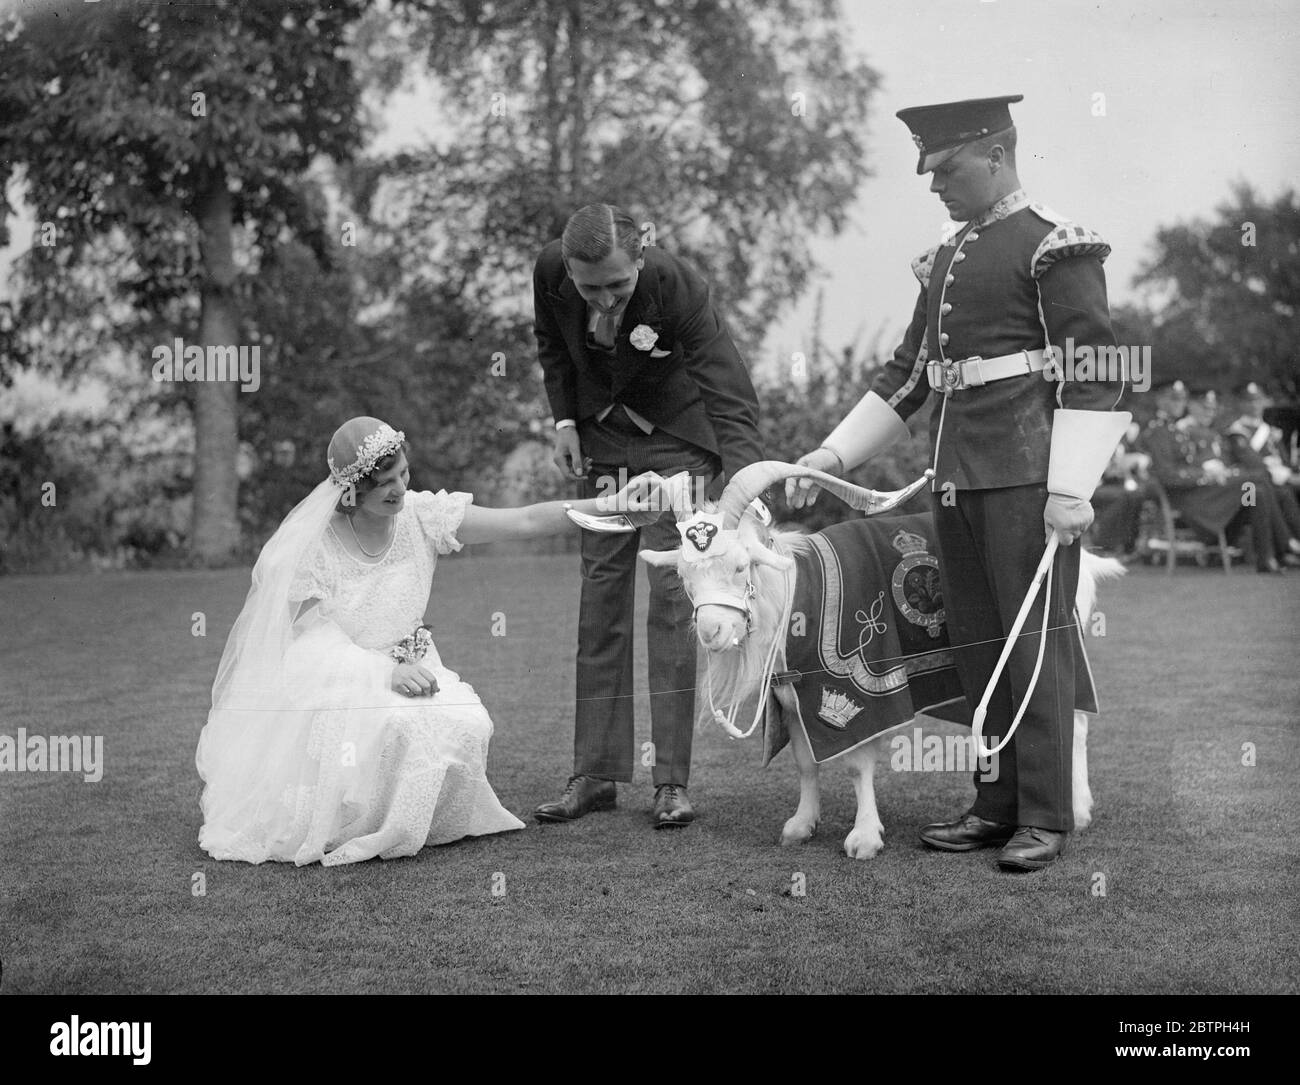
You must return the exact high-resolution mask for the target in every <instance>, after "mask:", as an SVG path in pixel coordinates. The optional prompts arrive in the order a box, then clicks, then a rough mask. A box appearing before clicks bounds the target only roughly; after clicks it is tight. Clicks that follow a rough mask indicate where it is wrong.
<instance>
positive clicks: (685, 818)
mask: <svg viewBox="0 0 1300 1085" xmlns="http://www.w3.org/2000/svg"><path fill="white" fill-rule="evenodd" d="M654 819H655V828H656V829H671V828H673V827H674V826H678V825H689V824H690V823H691V822H692V821H694V820H695V811H694V809H692V807H691V800H690V799H688V798H687V797H686V788H684V787H682V786H681V785H680V784H660V785H659V786H658V787H657V788H655V810H654Z"/></svg>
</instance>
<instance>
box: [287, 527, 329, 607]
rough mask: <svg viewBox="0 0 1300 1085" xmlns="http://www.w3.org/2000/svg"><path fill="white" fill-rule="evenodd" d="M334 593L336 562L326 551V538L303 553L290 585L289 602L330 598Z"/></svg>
mask: <svg viewBox="0 0 1300 1085" xmlns="http://www.w3.org/2000/svg"><path fill="white" fill-rule="evenodd" d="M333 594H334V564H333V562H331V561H330V557H329V554H328V553H326V549H325V540H324V539H322V540H321V541H320V542H318V543H316V545H315V546H313V547H312V548H311V549H310V550H308V551H307V553H306V554H305V555H303V559H302V561H301V562H300V563H299V565H298V568H297V570H295V572H294V574H293V583H292V584H290V586H289V602H291V603H301V602H302V601H303V600H304V599H321V600H324V599H328V598H329V597H330V596H331V595H333Z"/></svg>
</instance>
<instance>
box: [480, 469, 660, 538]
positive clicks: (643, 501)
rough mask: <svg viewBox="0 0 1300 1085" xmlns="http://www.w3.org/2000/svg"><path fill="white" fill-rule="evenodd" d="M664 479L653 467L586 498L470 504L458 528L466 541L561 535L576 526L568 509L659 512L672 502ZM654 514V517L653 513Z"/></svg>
mask: <svg viewBox="0 0 1300 1085" xmlns="http://www.w3.org/2000/svg"><path fill="white" fill-rule="evenodd" d="M662 481H663V480H662V479H661V478H660V477H659V476H658V475H656V474H655V473H654V472H653V471H648V472H646V473H645V474H644V475H637V476H636V478H634V479H632V480H631V481H630V482H629V483H628V484H627V485H626V486H624V487H623V489H621V490H619V491H618V493H615V494H610V495H609V496H607V497H593V498H588V499H586V500H584V501H543V502H541V503H540V504H537V505H523V506H520V507H519V508H513V509H488V508H481V507H480V506H478V505H470V506H468V507H467V508H466V509H465V518H464V519H463V520H462V521H461V524H460V527H459V528H458V529H457V531H456V538H457V539H459V540H460V541H461V542H462V543H469V544H472V543H482V542H501V541H503V540H506V539H531V538H534V537H536V536H538V535H559V534H561V533H562V532H565V531H570V530H574V529H575V525H574V523H573V521H572V520H570V519H569V517H568V515H567V511H568V510H569V509H574V510H575V511H577V512H583V513H586V514H587V515H589V516H608V515H610V514H611V513H641V514H647V513H651V514H653V513H658V512H659V511H660V510H661V509H667V508H668V507H669V506H668V505H667V504H666V503H665V501H666V498H661V497H660V494H659V487H660V483H661V482H662ZM652 518H653V517H652Z"/></svg>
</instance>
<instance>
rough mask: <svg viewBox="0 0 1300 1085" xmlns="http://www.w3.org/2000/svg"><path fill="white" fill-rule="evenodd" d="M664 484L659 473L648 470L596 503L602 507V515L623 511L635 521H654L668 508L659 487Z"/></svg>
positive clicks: (596, 500)
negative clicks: (615, 492) (661, 497)
mask: <svg viewBox="0 0 1300 1085" xmlns="http://www.w3.org/2000/svg"><path fill="white" fill-rule="evenodd" d="M662 485H663V478H662V477H660V476H659V474H655V472H653V470H647V472H645V473H643V474H638V476H636V477H634V478H632V479H629V481H628V485H627V486H624V487H623V489H621V490H619V492H617V494H611V495H608V496H602V498H597V499H595V503H597V507H598V508H599V509H601V513H602V515H612V513H617V512H621V513H623V515H624V516H628V517H629V518H632V520H633V521H634V522H636V521H641V522H653V521H654V520H656V518H658V517H659V513H660V512H663V509H664V508H666V505H664V504H663V502H662V500H660V496H659V487H660V486H662ZM638 513H640V515H638ZM647 516H649V520H647V518H646V517H647Z"/></svg>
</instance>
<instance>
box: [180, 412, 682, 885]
mask: <svg viewBox="0 0 1300 1085" xmlns="http://www.w3.org/2000/svg"><path fill="white" fill-rule="evenodd" d="M328 462H329V468H330V477H329V478H328V479H326V480H324V481H323V482H321V483H320V484H319V485H318V486H317V487H316V488H315V489H314V490H313V491H312V492H311V494H309V495H308V496H307V498H306V499H304V500H303V501H302V502H300V503H299V504H298V505H297V506H296V507H295V508H294V509H293V511H292V512H290V513H289V515H288V516H286V517H285V519H284V521H283V522H282V523H281V525H280V527H279V528H278V529H277V530H276V532H275V534H274V535H273V536H272V537H271V539H270V540H269V541H268V542H267V544H266V546H265V547H264V548H263V549H262V552H261V555H260V556H259V557H258V560H257V564H256V566H255V567H254V569H253V583H252V588H251V589H250V590H249V593H248V598H247V600H246V601H245V603H244V608H243V610H242V611H241V612H240V615H239V617H238V619H237V620H236V621H235V625H234V628H233V629H232V630H231V632H230V637H229V639H228V640H227V642H226V647H225V652H224V654H223V655H222V657H221V664H220V667H219V668H218V671H217V678H216V682H215V683H214V685H213V690H212V710H211V712H210V713H209V715H208V722H207V725H206V726H205V727H204V729H203V733H202V735H201V736H200V737H199V746H198V753H197V756H196V762H197V765H198V770H199V775H200V776H201V777H202V778H203V782H204V784H205V787H204V790H203V798H202V806H203V826H202V828H201V829H200V830H199V844H200V846H201V847H202V848H203V849H204V850H205V851H206V852H207V853H208V854H209V855H211V856H212V857H213V858H214V859H242V860H244V861H246V862H251V863H260V862H263V861H265V860H268V859H271V860H278V861H280V862H292V863H296V864H298V865H299V866H302V865H305V864H308V863H315V862H320V863H322V864H324V865H327V866H329V865H334V864H339V863H353V862H357V861H359V860H362V859H370V858H372V857H374V856H376V855H378V856H380V857H381V858H384V859H392V858H395V857H397V856H402V855H414V854H415V853H416V852H417V851H419V850H420V848H422V847H423V846H424V845H426V844H444V843H447V842H449V841H452V840H459V839H460V838H462V837H466V836H483V835H486V834H488V833H499V832H505V831H508V830H511V829H521V828H523V822H521V821H520V820H519V819H518V818H517V817H515V816H514V815H513V814H511V813H510V812H509V811H508V810H506V809H505V808H504V807H503V806H502V805H501V803H500V802H499V801H498V800H497V797H496V794H495V793H494V792H493V790H492V787H491V785H490V784H489V783H488V780H487V776H486V774H485V766H486V763H487V751H488V739H489V738H490V737H491V734H492V720H491V719H490V718H489V716H488V714H487V711H486V710H485V709H484V708H483V705H482V703H481V702H480V701H479V698H478V696H477V694H475V692H474V690H473V689H472V688H470V686H468V685H467V684H466V683H464V682H462V681H461V680H460V677H459V676H458V675H457V674H456V673H455V672H454V671H451V670H448V669H447V668H446V667H445V666H444V665H443V662H442V659H441V657H440V656H439V655H438V649H437V648H436V647H435V646H434V644H433V642H432V638H431V637H430V635H429V631H428V629H427V628H426V627H424V626H423V625H422V624H421V623H422V622H423V619H424V612H425V608H426V607H427V605H428V601H429V592H430V588H431V587H432V584H433V572H434V567H435V566H436V564H437V561H438V556H439V555H441V554H449V553H451V552H453V551H456V550H459V549H460V548H461V546H462V545H463V544H465V543H477V542H491V541H495V540H501V539H517V538H527V537H531V536H535V535H547V534H558V533H559V532H561V531H564V530H566V528H569V527H571V526H572V525H571V523H570V521H569V519H568V518H567V516H566V515H565V512H566V507H565V503H562V502H558V501H555V502H548V503H544V504H539V505H529V506H527V507H524V508H515V509H487V508H478V507H475V506H474V504H473V497H472V495H470V494H467V493H447V492H446V491H445V490H440V491H439V492H437V493H429V492H421V491H409V492H408V490H407V482H408V479H409V477H410V472H409V470H408V468H407V463H406V451H405V436H404V434H402V433H399V432H396V431H394V430H393V429H392V428H391V427H390V426H388V425H386V424H385V423H383V422H381V421H379V420H378V419H376V418H365V417H363V418H353V419H351V420H350V421H348V422H346V423H345V424H344V425H342V426H341V427H339V429H338V431H337V432H336V433H335V434H334V437H333V439H332V440H331V441H330V445H329V456H328ZM654 489H655V487H654V483H653V481H650V480H648V479H646V478H642V479H634V480H633V481H632V482H631V483H629V484H628V486H627V487H626V488H625V489H624V490H623V491H622V492H621V493H619V494H617V495H614V496H613V497H611V498H609V499H604V498H600V499H596V500H590V501H577V502H573V503H572V506H571V507H572V508H574V509H575V510H577V511H579V512H585V513H589V514H595V513H600V512H606V511H612V510H611V509H609V508H607V507H605V506H606V505H608V504H613V505H615V506H616V507H618V508H619V509H620V511H624V512H630V513H632V514H633V516H634V517H635V516H636V515H637V513H638V510H640V515H641V516H646V515H650V516H652V517H653V516H657V515H658V513H647V512H646V511H645V510H648V509H651V508H652V507H653V504H654V497H653V492H654Z"/></svg>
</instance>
